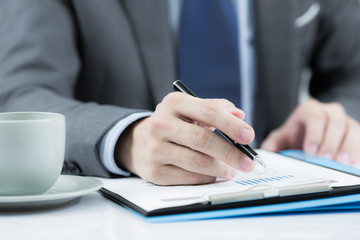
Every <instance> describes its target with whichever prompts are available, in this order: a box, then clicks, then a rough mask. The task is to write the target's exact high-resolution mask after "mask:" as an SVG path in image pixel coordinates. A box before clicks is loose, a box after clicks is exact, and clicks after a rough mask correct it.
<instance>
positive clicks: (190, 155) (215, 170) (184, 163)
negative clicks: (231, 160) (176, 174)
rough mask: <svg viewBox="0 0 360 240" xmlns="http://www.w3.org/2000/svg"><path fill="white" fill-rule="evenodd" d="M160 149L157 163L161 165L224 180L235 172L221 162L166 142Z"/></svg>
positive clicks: (231, 176)
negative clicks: (172, 166)
mask: <svg viewBox="0 0 360 240" xmlns="http://www.w3.org/2000/svg"><path fill="white" fill-rule="evenodd" d="M161 149H162V153H161V154H160V155H161V157H160V158H159V159H158V162H160V163H162V164H163V165H169V164H171V165H174V166H177V167H180V168H182V169H184V170H187V171H189V172H193V173H198V174H201V175H207V176H212V177H220V178H224V179H231V178H233V177H234V176H235V174H236V172H237V171H233V168H232V167H230V166H229V165H227V164H225V163H224V162H222V161H219V160H217V159H214V158H212V157H210V156H208V155H206V154H203V153H201V152H198V151H194V150H192V149H190V148H187V147H183V146H180V145H177V144H174V143H170V142H166V143H164V144H163V147H162V148H161Z"/></svg>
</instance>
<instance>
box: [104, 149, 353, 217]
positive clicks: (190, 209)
mask: <svg viewBox="0 0 360 240" xmlns="http://www.w3.org/2000/svg"><path fill="white" fill-rule="evenodd" d="M281 154H282V155H284V156H288V157H291V158H295V159H299V160H303V161H306V162H309V163H312V164H316V165H320V166H323V167H327V168H331V169H335V170H337V171H341V172H345V173H349V174H353V175H356V176H360V170H359V169H356V168H353V167H351V166H348V165H344V164H341V163H339V162H336V161H333V160H328V159H324V158H320V157H316V156H313V155H309V154H306V153H304V152H303V151H300V150H287V151H282V152H281ZM100 192H101V193H102V194H103V195H104V196H105V197H108V198H110V199H111V200H114V201H115V202H117V203H119V204H121V205H123V206H125V207H127V208H129V210H131V211H134V213H136V214H138V215H139V216H141V217H142V218H144V220H145V221H147V222H152V223H156V222H174V221H188V220H200V219H216V218H228V217H243V216H250V215H260V214H275V213H295V212H315V211H329V210H330V211H344V210H346V211H350V210H351V211H356V210H360V186H351V187H342V188H339V189H336V190H334V191H331V192H328V193H315V194H308V195H305V196H292V197H285V198H278V199H275V200H274V199H262V200H258V201H251V202H248V203H245V204H244V203H240V204H239V203H228V204H224V205H220V206H215V207H214V206H204V205H196V204H194V205H191V206H182V207H179V208H172V209H162V210H161V211H155V212H151V213H148V212H145V211H144V210H143V209H140V208H138V207H137V206H136V205H134V204H132V203H131V202H129V201H127V200H126V199H125V198H123V197H121V196H119V195H117V194H115V193H113V192H111V191H109V190H107V189H101V190H100Z"/></svg>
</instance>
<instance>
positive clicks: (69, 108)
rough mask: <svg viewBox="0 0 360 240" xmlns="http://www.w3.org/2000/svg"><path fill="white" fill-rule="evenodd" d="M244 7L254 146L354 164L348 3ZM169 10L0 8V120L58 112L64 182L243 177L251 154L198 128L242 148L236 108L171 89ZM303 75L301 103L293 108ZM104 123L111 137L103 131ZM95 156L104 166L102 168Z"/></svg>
mask: <svg viewBox="0 0 360 240" xmlns="http://www.w3.org/2000/svg"><path fill="white" fill-rule="evenodd" d="M251 2H252V3H253V8H252V16H253V20H254V22H255V23H256V24H253V26H254V27H253V29H254V35H255V41H254V48H255V58H256V75H255V76H256V77H255V78H254V81H255V83H254V87H255V90H254V98H253V99H252V101H253V104H254V110H253V113H252V119H253V121H252V126H253V127H254V129H255V130H256V139H257V141H258V142H259V143H261V142H262V147H263V148H265V149H268V150H272V151H279V150H282V149H289V148H298V149H304V150H305V151H308V152H310V153H314V154H318V155H321V156H324V157H328V158H333V159H336V160H338V161H342V162H344V163H348V164H353V163H356V162H357V161H360V160H358V159H359V157H360V150H359V149H360V148H359V143H360V127H359V123H358V120H359V119H360V108H359V104H360V94H359V93H360V32H359V29H360V6H359V5H360V4H359V1H357V0H356V1H355V0H348V1H341V0H326V1H320V0H319V1H312V0H308V1H300V0H299V1H287V0H254V1H251ZM168 3H169V2H167V1H165V0H157V1H141V0H106V1H96V0H86V1H80V0H73V1H71V0H69V1H60V0H52V1H50V0H49V1H41V0H32V1H17V0H7V1H6V0H2V1H1V2H0V10H1V12H0V86H1V88H0V111H2V112H4V111H51V112H59V113H63V114H64V115H65V116H66V120H67V145H66V159H65V164H64V172H68V173H73V174H82V175H95V176H102V177H111V176H116V175H117V174H121V173H122V172H121V171H122V170H124V171H123V175H127V174H129V172H131V173H134V174H137V175H139V176H140V177H142V178H144V179H146V180H149V181H151V182H154V183H156V184H166V185H167V184H170V185H171V184H196V183H207V182H212V181H214V179H215V177H223V178H231V177H233V176H234V174H235V173H236V172H237V171H238V170H240V171H243V172H247V171H251V170H252V169H253V167H254V164H253V163H252V161H251V160H250V159H248V158H247V157H245V156H244V155H243V154H242V153H241V152H240V151H238V150H237V149H236V148H235V147H233V146H232V145H230V144H228V143H227V142H226V141H225V140H224V139H222V138H220V137H219V136H217V135H216V134H215V133H213V132H212V131H211V130H209V128H212V127H215V128H217V129H219V130H221V131H223V132H224V133H226V134H227V135H229V136H230V137H231V138H232V139H234V140H236V141H237V142H239V143H242V144H249V143H251V142H252V140H253V139H254V130H253V128H252V127H251V126H250V125H248V124H247V123H246V122H245V121H243V118H244V113H243V112H242V111H241V110H240V109H239V108H236V107H235V106H234V105H233V104H232V103H230V102H228V101H226V100H221V99H200V98H193V97H191V96H188V95H185V94H181V93H170V92H171V91H172V90H171V83H172V82H173V81H174V80H175V79H177V67H176V66H177V63H176V55H177V51H176V41H175V40H174V38H173V35H172V33H171V30H170V27H169V21H168V19H169V18H168V16H169V15H168V13H169V12H168V5H167V4H168ZM309 10H311V11H309ZM305 68H309V69H311V71H312V77H311V81H310V93H311V95H312V97H313V98H312V99H310V100H308V101H306V102H304V103H302V104H300V105H298V102H297V96H298V94H297V93H298V88H299V82H300V78H301V73H302V72H303V70H304V69H305ZM169 93H170V94H169ZM259 96H261V97H259ZM149 111H154V112H153V113H150V112H149ZM123 119H127V121H125V122H124V121H122V120H123ZM355 119H356V120H355ZM193 123H198V124H193ZM117 124H118V126H117V127H119V128H120V129H122V130H121V131H120V133H121V135H120V136H119V133H115V134H112V131H111V130H112V129H113V127H114V126H115V125H117ZM104 139H105V140H104ZM109 139H110V140H111V139H112V140H114V141H115V143H116V145H114V146H113V148H111V147H108V142H107V141H108V140H109ZM264 139H265V140H264ZM110 140H109V141H110ZM263 140H264V141H263ZM106 156H110V158H111V157H112V158H114V160H115V162H112V163H111V162H110V163H109V162H108V163H105V162H104V159H103V158H106ZM107 164H108V165H107ZM114 165H115V166H114ZM111 168H114V169H116V168H119V170H118V172H117V171H111V170H109V169H111ZM127 171H129V172H127Z"/></svg>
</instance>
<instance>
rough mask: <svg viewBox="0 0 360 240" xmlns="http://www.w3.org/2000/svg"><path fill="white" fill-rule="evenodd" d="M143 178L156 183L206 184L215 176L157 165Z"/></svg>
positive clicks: (212, 180) (213, 179) (213, 180)
mask: <svg viewBox="0 0 360 240" xmlns="http://www.w3.org/2000/svg"><path fill="white" fill-rule="evenodd" d="M144 179H146V180H147V181H149V182H152V183H154V184H157V185H193V184H206V183H212V182H215V180H216V178H215V177H211V176H207V175H202V174H198V173H193V172H189V171H187V170H184V169H182V168H179V167H176V166H173V165H162V166H158V167H157V168H154V169H153V171H151V175H150V176H147V177H144Z"/></svg>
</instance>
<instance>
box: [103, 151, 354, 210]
mask: <svg viewBox="0 0 360 240" xmlns="http://www.w3.org/2000/svg"><path fill="white" fill-rule="evenodd" d="M258 152H259V154H260V155H262V157H263V159H264V161H265V162H266V164H267V167H266V168H263V167H261V166H256V168H255V170H254V171H252V172H250V173H242V172H238V174H237V176H236V177H235V178H233V179H231V180H224V179H218V180H217V181H216V182H214V183H211V184H204V185H194V186H156V185H154V184H151V183H149V182H146V181H144V180H142V179H140V178H136V177H133V178H123V179H101V180H103V182H104V189H102V190H101V192H102V193H103V194H104V195H105V196H107V197H109V198H110V199H112V200H115V201H116V200H118V201H120V202H121V203H122V204H125V205H130V207H131V208H133V209H135V210H136V211H138V212H140V213H141V214H143V215H147V214H148V213H151V212H155V213H156V212H158V213H162V211H161V209H165V210H166V211H168V210H171V209H173V210H174V212H176V211H177V210H179V209H183V210H184V209H187V208H189V209H192V210H191V211H193V209H206V208H207V206H222V205H224V206H230V205H231V204H234V203H238V204H240V205H239V206H241V204H243V205H244V204H245V205H249V204H251V203H252V202H259V201H260V203H261V201H263V200H267V201H268V202H269V201H270V202H271V201H274V202H277V201H278V199H281V198H286V197H287V198H288V199H290V200H291V197H293V196H297V195H301V196H306V195H307V194H310V195H311V194H322V193H323V194H324V193H325V194H328V193H330V192H332V189H333V188H339V187H340V188H341V187H349V186H360V178H359V177H358V176H356V175H352V174H347V173H344V172H341V171H337V170H333V169H329V168H326V167H322V166H318V165H314V164H309V163H307V162H304V161H300V160H297V159H293V158H289V157H286V156H282V155H280V154H277V153H272V152H268V151H264V150H258ZM229 204H230V205H229ZM200 205H201V206H200ZM186 206H188V207H186ZM194 206H195V207H194ZM182 207H183V208H182ZM210 209H211V208H210ZM212 209H216V207H213V208H212ZM166 211H165V212H166ZM170 212H171V211H170ZM185 212H186V211H185ZM150 215H151V214H150Z"/></svg>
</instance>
